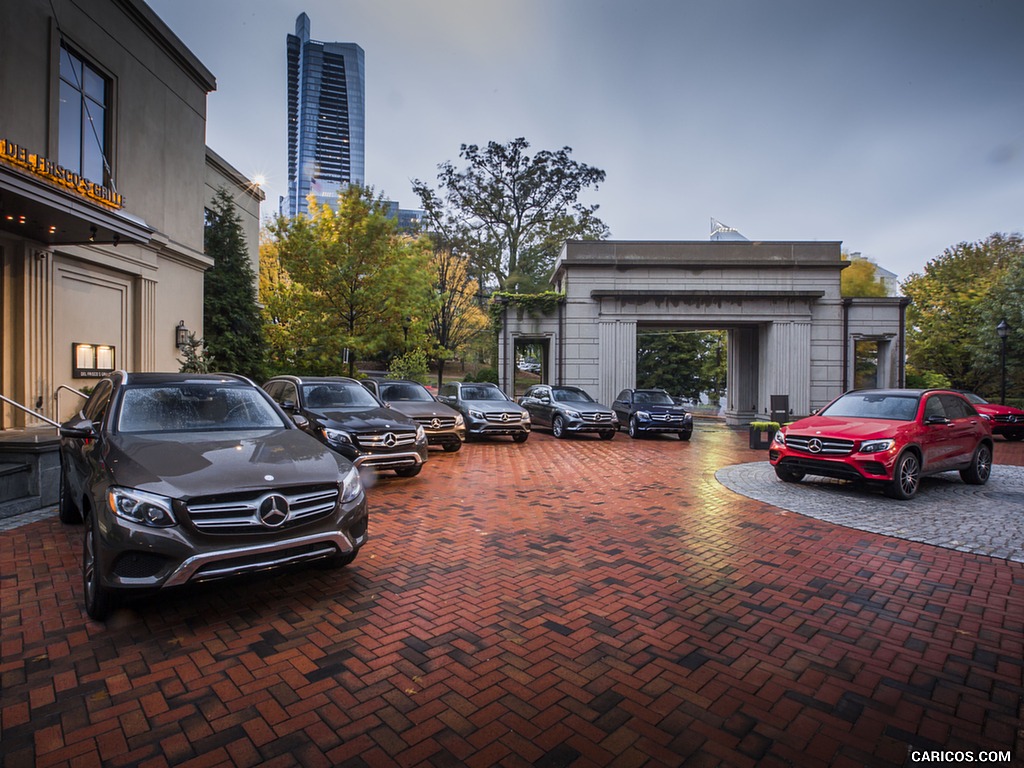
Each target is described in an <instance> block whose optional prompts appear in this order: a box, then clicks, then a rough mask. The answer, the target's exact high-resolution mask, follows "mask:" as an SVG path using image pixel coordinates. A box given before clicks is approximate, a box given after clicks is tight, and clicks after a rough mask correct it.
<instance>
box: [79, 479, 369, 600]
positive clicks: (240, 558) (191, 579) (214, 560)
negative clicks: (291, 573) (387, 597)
mask: <svg viewBox="0 0 1024 768" xmlns="http://www.w3.org/2000/svg"><path fill="white" fill-rule="evenodd" d="M97 514H99V518H98V522H99V560H98V563H97V567H98V569H99V574H100V579H101V580H102V583H103V584H104V586H106V587H109V588H113V589H119V590H121V589H123V590H135V591H146V590H158V589H162V588H165V587H174V586H181V585H183V584H189V583H200V582H206V581H215V580H219V579H224V578H233V577H236V576H242V575H245V574H250V573H257V572H260V571H266V570H271V569H276V568H281V567H285V566H288V565H297V564H304V563H311V562H315V561H321V560H325V559H328V558H332V557H336V556H339V555H347V554H351V553H354V552H356V551H358V550H359V548H360V547H362V546H363V544H365V543H366V540H367V537H368V514H367V504H366V494H365V493H362V492H361V493H360V494H359V496H358V497H356V499H354V500H353V501H351V502H349V503H347V504H343V505H339V506H338V507H336V508H335V510H334V512H332V513H331V514H330V515H328V516H327V517H324V518H320V519H318V520H314V521H311V522H309V523H305V524H300V525H296V526H294V527H291V528H289V529H288V530H278V531H267V532H258V533H252V534H245V535H238V534H225V535H219V534H215V533H207V532H201V531H198V530H196V528H195V526H193V525H192V523H191V520H179V523H178V524H177V525H175V526H172V527H169V528H151V527H149V526H146V525H142V524H139V523H134V522H130V521H127V520H124V519H123V518H121V517H118V516H117V515H114V514H113V513H111V512H110V511H109V510H108V509H107V508H106V507H102V508H101V509H100V511H98V512H97Z"/></svg>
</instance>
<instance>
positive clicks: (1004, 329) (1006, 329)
mask: <svg viewBox="0 0 1024 768" xmlns="http://www.w3.org/2000/svg"><path fill="white" fill-rule="evenodd" d="M996 333H997V334H999V341H1000V342H1001V344H1002V351H1001V353H1000V356H999V357H1000V360H1001V366H1000V367H1001V368H1002V385H1001V386H1000V389H999V402H1000V403H1001V404H1002V405H1006V337H1007V336H1009V335H1010V324H1009V323H1008V322H1006V318H1003V319H1002V320H1000V321H999V325H997V326H996Z"/></svg>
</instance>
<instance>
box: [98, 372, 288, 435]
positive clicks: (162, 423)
mask: <svg viewBox="0 0 1024 768" xmlns="http://www.w3.org/2000/svg"><path fill="white" fill-rule="evenodd" d="M282 426H284V424H283V423H282V421H281V418H280V417H279V416H278V414H277V412H276V411H275V410H274V409H273V407H272V406H271V405H270V403H268V402H267V401H266V399H265V398H264V397H263V396H262V395H261V394H260V393H259V391H258V390H256V389H254V388H252V387H246V386H241V385H239V386H236V385H224V384H222V383H220V382H216V383H209V384H207V383H202V384H197V383H196V382H180V383H179V382H173V383H168V384H159V385H150V386H136V387H132V386H129V387H126V388H125V390H124V394H123V396H122V397H121V410H120V413H119V416H118V431H120V432H203V431H209V430H222V429H231V430H236V429H274V428H280V427H282Z"/></svg>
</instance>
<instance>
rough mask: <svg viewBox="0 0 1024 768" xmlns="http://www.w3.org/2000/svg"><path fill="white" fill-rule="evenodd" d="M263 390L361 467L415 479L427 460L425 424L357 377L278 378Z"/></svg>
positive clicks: (321, 439)
mask: <svg viewBox="0 0 1024 768" xmlns="http://www.w3.org/2000/svg"><path fill="white" fill-rule="evenodd" d="M263 388H264V389H265V390H267V393H268V394H269V395H270V396H271V397H272V398H274V400H275V401H277V403H279V404H280V406H281V407H282V408H283V409H284V410H285V411H287V412H289V413H293V414H299V415H301V416H303V417H305V419H306V421H307V422H308V423H306V424H305V425H304V427H303V428H304V429H305V430H306V431H308V432H309V433H310V434H312V435H313V436H314V437H316V438H317V439H318V440H320V441H322V442H324V443H326V444H327V445H328V446H330V447H331V448H333V449H334V450H336V451H337V452H338V453H340V454H341V455H342V456H344V457H345V458H346V459H348V460H349V461H351V462H352V463H353V464H355V465H356V466H357V467H360V468H363V467H366V468H369V469H375V470H378V471H380V470H392V469H393V470H394V471H395V474H396V475H398V476H399V477H415V476H416V475H418V474H419V473H420V469H421V468H422V467H423V462H425V461H426V460H427V435H426V433H425V432H424V431H423V427H421V426H419V425H418V424H417V423H416V422H414V421H413V420H412V419H410V418H409V417H408V416H405V415H403V414H402V413H400V412H399V411H396V410H394V409H392V408H388V407H387V406H385V405H384V404H383V403H382V402H381V401H380V400H378V399H377V398H376V397H375V396H374V395H372V394H370V392H368V391H367V390H366V388H365V387H364V386H363V385H362V384H360V383H359V382H358V381H356V380H355V379H349V378H347V377H344V376H276V377H274V378H273V379H271V380H270V381H268V382H267V383H266V384H264V385H263Z"/></svg>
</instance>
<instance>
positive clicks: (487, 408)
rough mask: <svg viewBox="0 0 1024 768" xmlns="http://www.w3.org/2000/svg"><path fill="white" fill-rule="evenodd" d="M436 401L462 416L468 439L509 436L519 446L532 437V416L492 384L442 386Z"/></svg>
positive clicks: (460, 383) (475, 383)
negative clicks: (448, 406)
mask: <svg viewBox="0 0 1024 768" xmlns="http://www.w3.org/2000/svg"><path fill="white" fill-rule="evenodd" d="M437 399H438V400H440V401H441V402H442V403H444V404H445V405H450V406H451V407H452V408H454V409H455V410H457V411H458V412H459V413H461V414H462V417H463V419H465V421H466V439H467V440H469V439H471V438H474V437H492V436H498V435H509V436H510V437H511V438H512V439H513V440H515V441H516V442H517V443H525V442H526V441H527V439H528V438H529V437H530V413H529V411H527V410H526V409H525V408H523V407H522V406H521V405H519V404H518V403H516V402H515V401H514V400H512V398H510V397H509V396H508V395H506V394H505V393H504V392H502V391H501V389H500V388H499V387H498V385H497V384H491V383H490V382H485V381H484V382H461V381H455V382H450V383H448V384H443V385H442V386H441V391H440V392H439V393H438V395H437Z"/></svg>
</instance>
